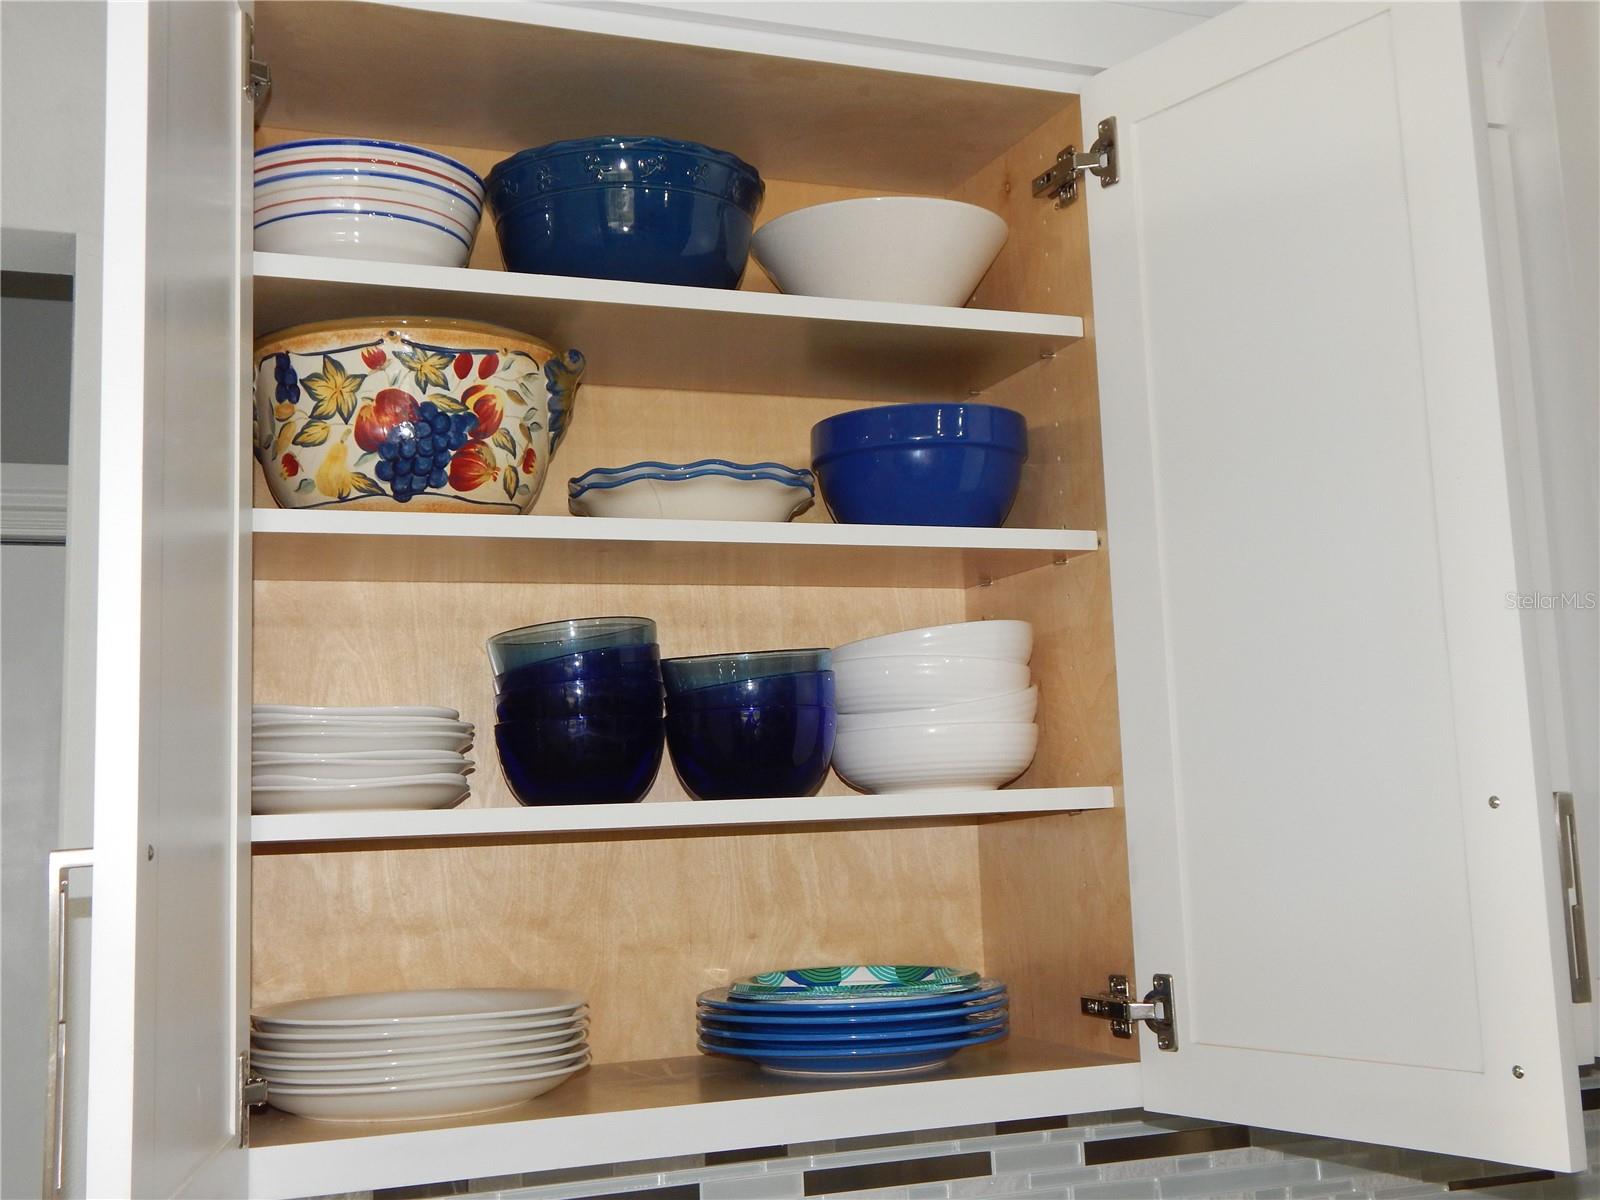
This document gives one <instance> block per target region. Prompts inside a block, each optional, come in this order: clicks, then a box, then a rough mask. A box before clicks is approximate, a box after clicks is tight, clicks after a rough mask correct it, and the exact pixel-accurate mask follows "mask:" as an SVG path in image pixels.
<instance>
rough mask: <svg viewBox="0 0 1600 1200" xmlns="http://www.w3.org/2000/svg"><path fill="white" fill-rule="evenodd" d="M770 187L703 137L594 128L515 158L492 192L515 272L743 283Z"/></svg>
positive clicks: (499, 172)
mask: <svg viewBox="0 0 1600 1200" xmlns="http://www.w3.org/2000/svg"><path fill="white" fill-rule="evenodd" d="M764 191H765V185H764V184H763V183H762V182H761V176H760V175H759V174H758V173H757V171H756V169H755V168H754V167H752V166H750V164H748V163H746V162H744V161H743V160H742V159H740V158H738V157H737V156H735V155H732V154H729V153H727V152H726V151H723V150H716V149H713V148H712V147H710V146H702V145H700V144H699V143H698V142H679V141H674V140H672V139H670V138H660V137H597V138H580V139H578V140H575V141H567V142H553V143H551V144H550V145H547V146H536V147H534V148H533V149H530V150H523V151H521V152H520V153H518V154H514V155H512V156H511V157H510V158H508V159H506V160H505V161H503V162H500V163H497V164H495V167H494V169H493V170H492V171H490V172H489V180H488V192H487V197H488V201H489V205H490V207H491V208H492V209H493V211H494V217H495V229H496V231H497V232H498V234H499V236H500V249H501V253H502V254H503V255H504V256H505V261H506V266H507V267H508V268H510V269H511V270H513V271H526V272H530V273H533V274H539V275H581V276H587V277H589V278H594V279H627V280H634V281H637V282H640V283H673V284H683V285H686V286H689V287H715V288H733V287H737V286H739V279H740V277H741V276H742V275H743V274H744V269H745V263H746V262H747V260H748V259H749V255H750V234H751V232H752V230H753V228H754V220H755V214H756V210H757V209H758V208H759V207H760V206H761V197H762V194H763V192H764Z"/></svg>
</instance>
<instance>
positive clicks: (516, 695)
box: [494, 671, 663, 721]
mask: <svg viewBox="0 0 1600 1200" xmlns="http://www.w3.org/2000/svg"><path fill="white" fill-rule="evenodd" d="M662 696H663V689H662V687H661V678H660V676H659V675H657V674H655V673H654V672H652V671H639V672H634V673H631V674H625V675H609V676H606V675H603V676H599V677H597V678H592V679H575V680H572V681H571V682H568V683H549V684H530V685H528V686H525V687H519V688H513V689H512V690H510V691H506V692H501V693H500V695H498V696H496V697H495V702H494V712H495V717H496V718H497V719H498V720H501V721H521V720H538V719H548V718H551V717H586V716H605V715H607V714H626V715H629V716H645V715H651V714H653V715H655V716H660V715H661V704H662Z"/></svg>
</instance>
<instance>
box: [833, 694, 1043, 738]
mask: <svg viewBox="0 0 1600 1200" xmlns="http://www.w3.org/2000/svg"><path fill="white" fill-rule="evenodd" d="M1038 711H1039V689H1038V688H1036V687H1031V688H1026V689H1024V690H1023V691H1020V692H1007V693H1006V694H1005V695H1004V696H989V697H986V698H985V699H982V700H969V701H967V702H966V703H965V704H945V705H941V706H940V707H938V708H897V709H891V710H889V711H888V712H876V713H846V714H843V715H840V716H838V717H836V718H835V721H836V727H837V729H838V731H839V732H840V733H843V732H845V731H846V730H867V729H898V728H900V727H902V726H905V725H983V724H1000V723H1016V722H1021V723H1024V724H1025V723H1027V722H1029V721H1032V720H1033V718H1034V717H1035V715H1037V713H1038Z"/></svg>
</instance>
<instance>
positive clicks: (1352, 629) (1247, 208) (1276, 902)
mask: <svg viewBox="0 0 1600 1200" xmlns="http://www.w3.org/2000/svg"><path fill="white" fill-rule="evenodd" d="M1468 64H1469V54H1468V51H1467V46H1466V44H1465V35H1464V32H1463V21H1462V13H1461V11H1460V9H1459V8H1457V7H1456V6H1454V5H1443V4H1398V5H1392V6H1391V5H1369V4H1361V5H1355V4H1332V5H1316V4H1262V5H1245V6H1243V7H1241V8H1237V9H1234V10H1231V11H1230V12H1228V13H1226V14H1224V15H1223V16H1221V17H1219V18H1217V19H1216V20H1214V21H1211V22H1209V23H1208V24H1207V25H1205V26H1203V27H1201V28H1200V29H1198V30H1195V31H1193V32H1191V33H1188V34H1184V35H1180V36H1179V37H1178V38H1176V39H1174V40H1173V41H1171V42H1168V43H1166V44H1165V45H1163V46H1160V47H1158V48H1156V49H1155V50H1153V51H1150V52H1148V53H1146V54H1145V55H1143V56H1141V57H1139V58H1137V59H1134V60H1130V61H1129V62H1127V63H1124V64H1122V65H1120V66H1117V67H1114V68H1112V69H1111V70H1109V71H1107V72H1106V73H1105V74H1103V75H1101V76H1099V77H1098V78H1097V79H1096V80H1094V81H1093V82H1092V84H1091V85H1090V86H1089V87H1088V88H1087V89H1086V91H1085V95H1084V110H1083V116H1084V126H1085V129H1086V130H1093V129H1094V128H1095V127H1096V124H1097V123H1098V122H1099V121H1100V120H1101V119H1102V118H1105V117H1109V116H1114V117H1116V119H1117V134H1118V142H1119V145H1118V150H1119V155H1120V160H1121V161H1120V169H1121V182H1119V183H1117V184H1116V185H1115V186H1111V187H1104V188H1103V187H1101V186H1100V185H1099V183H1098V182H1097V181H1096V180H1094V179H1092V178H1091V179H1086V180H1085V183H1086V188H1085V191H1086V192H1087V201H1088V203H1089V204H1090V210H1089V217H1090V227H1091V235H1092V242H1091V248H1092V255H1093V270H1094V289H1095V309H1096V336H1097V338H1098V343H1099V344H1098V356H1099V363H1100V378H1101V403H1102V407H1103V421H1104V437H1105V470H1106V485H1107V491H1108V501H1109V517H1108V521H1109V536H1108V546H1109V552H1110V554H1111V564H1112V589H1113V603H1114V615H1115V624H1116V651H1117V677H1118V689H1119V692H1120V696H1121V710H1122V733H1123V755H1124V763H1125V779H1126V803H1127V815H1128V836H1129V844H1130V854H1131V862H1132V866H1131V870H1132V886H1133V915H1134V944H1135V954H1136V958H1137V967H1138V971H1139V979H1140V981H1142V982H1145V983H1148V980H1149V977H1150V975H1151V973H1153V972H1162V973H1170V974H1171V975H1172V976H1173V977H1174V978H1175V981H1176V995H1177V1014H1178V1031H1177V1032H1178V1042H1179V1045H1178V1049H1177V1050H1176V1051H1175V1052H1164V1051H1161V1050H1158V1049H1157V1047H1156V1044H1155V1040H1154V1038H1153V1037H1152V1036H1151V1035H1150V1034H1149V1032H1148V1031H1145V1032H1144V1034H1143V1041H1142V1045H1141V1058H1142V1073H1143V1078H1144V1081H1145V1082H1144V1088H1145V1092H1144V1097H1145V1103H1146V1105H1147V1106H1148V1107H1149V1108H1151V1109H1155V1110H1160V1111H1167V1112H1177V1113H1188V1114H1197V1115H1204V1116H1209V1117H1215V1118H1222V1119H1227V1120H1232V1121H1239V1122H1247V1123H1250V1124H1255V1125H1262V1126H1268V1127H1272V1128H1280V1129H1289V1130H1300V1131H1308V1132H1315V1133H1320V1134H1328V1135H1335V1136H1339V1137H1346V1138H1354V1139H1359V1140H1364V1141H1372V1142H1385V1143H1394V1144H1400V1145H1407V1146H1415V1147H1421V1148H1427V1149H1432V1150H1439V1151H1446V1152H1454V1153H1460V1154H1466V1155H1471V1156H1475V1157H1482V1158H1488V1159H1495V1160H1500V1161H1505V1162H1510V1163H1522V1164H1528V1165H1535V1166H1543V1167H1549V1168H1557V1169H1562V1170H1570V1169H1577V1168H1580V1167H1581V1166H1582V1163H1583V1136H1582V1130H1581V1127H1580V1122H1579V1114H1578V1098H1577V1089H1576V1076H1575V1072H1574V1069H1573V1067H1571V1066H1570V1065H1569V1064H1570V1063H1571V1061H1572V1059H1571V1057H1570V1055H1569V1053H1568V1051H1569V1049H1570V1047H1569V1046H1568V1045H1567V1042H1568V1040H1569V1038H1570V1031H1569V1029H1568V1027H1567V1024H1566V1021H1565V1012H1564V1010H1565V1006H1566V1005H1567V1003H1568V983H1567V977H1566V963H1565V947H1564V943H1563V940H1562V939H1563V933H1562V929H1561V925H1560V914H1559V909H1558V896H1557V892H1558V887H1557V878H1558V876H1557V866H1556V858H1555V838H1554V822H1553V820H1552V812H1553V807H1552V804H1551V800H1550V795H1549V779H1548V772H1547V769H1546V765H1545V764H1544V763H1543V762H1542V761H1541V759H1540V747H1541V746H1543V745H1544V741H1543V737H1542V731H1541V729H1540V721H1541V714H1540V713H1539V712H1538V711H1537V708H1536V704H1535V699H1534V697H1535V696H1536V694H1537V693H1533V692H1530V688H1529V686H1528V682H1529V678H1528V671H1529V667H1530V663H1531V656H1532V649H1533V639H1532V637H1531V631H1530V626H1529V615H1528V614H1527V613H1525V612H1524V611H1522V610H1519V609H1518V607H1517V606H1516V603H1515V600H1516V593H1517V592H1519V591H1520V590H1521V588H1522V587H1523V586H1525V585H1524V582H1523V581H1524V576H1523V574H1522V573H1521V570H1520V567H1519V561H1518V547H1517V546H1516V545H1515V543H1514V541H1513V535H1512V531H1513V527H1514V523H1513V511H1512V505H1513V500H1512V495H1513V492H1512V486H1513V483H1514V480H1512V479H1511V478H1510V476H1509V472H1510V470H1511V467H1510V466H1509V465H1508V449H1509V447H1508V441H1507V437H1508V434H1507V426H1506V424H1505V417H1504V415H1503V412H1502V406H1501V398H1500V386H1499V377H1500V374H1501V371H1502V369H1503V364H1502V363H1501V361H1500V360H1499V357H1498V356H1497V352H1496V346H1495V339H1494V322H1493V314H1492V312H1491V302H1490V297H1491V294H1492V291H1491V286H1490V283H1491V280H1490V278H1489V269H1488V267H1487V265H1486V264H1487V263H1488V261H1489V258H1488V255H1487V254H1486V248H1485V223H1484V212H1485V207H1484V195H1483V190H1482V189H1483V182H1482V178H1483V177H1482V175H1481V174H1480V164H1481V162H1482V155H1483V148H1482V146H1481V145H1480V143H1479V130H1480V128H1481V125H1480V123H1479V122H1478V121H1476V120H1475V119H1474V109H1475V106H1476V104H1477V100H1476V98H1475V96H1474V94H1473V84H1472V79H1471V76H1470V74H1469V70H1468Z"/></svg>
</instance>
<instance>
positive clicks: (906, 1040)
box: [697, 965, 1009, 1078]
mask: <svg viewBox="0 0 1600 1200" xmlns="http://www.w3.org/2000/svg"><path fill="white" fill-rule="evenodd" d="M1008 1011H1009V1002H1008V999H1007V996H1006V985H1005V984H1003V983H1001V982H1000V981H999V980H995V979H983V978H980V977H979V975H978V973H977V972H976V971H966V970H962V969H961V968H959V967H929V966H882V965H870V966H837V967H797V968H793V969H789V970H783V971H769V972H767V973H766V974H763V975H753V976H751V977H750V978H748V979H741V980H740V981H739V982H737V983H735V984H733V985H732V986H731V987H726V988H715V989H713V990H711V991H709V992H702V993H701V994H700V998H699V1004H698V1008H697V1021H698V1024H699V1032H700V1049H701V1050H702V1051H704V1052H705V1053H707V1054H720V1055H726V1056H728V1057H730V1058H739V1059H745V1060H747V1061H749V1062H753V1063H757V1064H759V1065H760V1066H761V1068H762V1069H763V1070H766V1071H772V1072H774V1073H776V1074H780V1075H803V1076H812V1075H816V1076H824V1075H825V1076H830V1077H834V1078H837V1077H838V1076H841V1075H899V1074H911V1073H914V1072H918V1071H931V1070H933V1069H935V1068H937V1067H939V1066H941V1065H943V1064H944V1063H946V1062H948V1061H949V1060H950V1059H951V1058H952V1057H953V1056H954V1055H955V1054H956V1053H957V1052H958V1051H961V1050H965V1049H966V1048H967V1047H968V1046H982V1045H985V1044H987V1043H989V1042H994V1041H998V1040H999V1039H1001V1038H1003V1037H1005V1036H1006V1032H1007V1029H1008V1027H1009V1019H1008Z"/></svg>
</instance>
